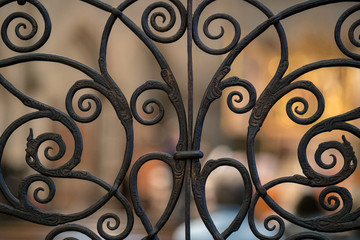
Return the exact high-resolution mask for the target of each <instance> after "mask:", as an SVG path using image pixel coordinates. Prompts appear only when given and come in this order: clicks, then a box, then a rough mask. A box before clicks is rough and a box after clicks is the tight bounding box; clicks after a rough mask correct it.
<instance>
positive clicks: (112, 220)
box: [97, 213, 126, 240]
mask: <svg viewBox="0 0 360 240" xmlns="http://www.w3.org/2000/svg"><path fill="white" fill-rule="evenodd" d="M105 222H106V227H107V229H108V230H110V231H115V230H117V229H118V228H119V227H120V218H119V216H118V215H116V214H114V213H107V214H104V215H103V216H101V217H100V219H99V220H98V224H97V230H98V232H99V234H100V236H101V237H103V238H105V239H110V240H112V239H114V240H115V239H122V238H123V237H125V236H126V235H124V234H121V235H120V236H112V235H109V234H108V233H107V232H106V231H105V230H104V226H103V225H104V224H105Z"/></svg>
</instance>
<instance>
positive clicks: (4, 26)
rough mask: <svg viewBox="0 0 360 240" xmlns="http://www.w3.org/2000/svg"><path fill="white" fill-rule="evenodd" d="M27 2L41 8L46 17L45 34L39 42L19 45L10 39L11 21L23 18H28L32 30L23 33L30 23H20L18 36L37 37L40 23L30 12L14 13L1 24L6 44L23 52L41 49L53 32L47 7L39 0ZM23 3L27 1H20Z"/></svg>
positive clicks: (16, 50) (22, 38)
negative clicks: (22, 30)
mask: <svg viewBox="0 0 360 240" xmlns="http://www.w3.org/2000/svg"><path fill="white" fill-rule="evenodd" d="M14 1H15V0H14ZM26 2H28V3H30V4H32V5H34V6H35V7H36V8H37V9H38V10H39V12H40V13H41V15H42V17H43V19H44V23H45V29H44V32H43V35H42V36H41V37H40V39H39V40H38V41H37V42H35V43H34V44H32V45H30V46H18V45H16V44H14V43H13V42H12V41H11V40H10V39H9V36H8V28H9V25H10V23H11V22H12V21H13V20H15V19H23V20H26V22H27V23H29V24H30V28H31V31H29V33H27V34H23V33H21V29H26V28H27V26H28V24H26V23H24V22H22V23H18V24H17V25H16V27H15V34H16V36H17V37H18V38H19V39H21V40H24V41H26V40H30V39H33V38H34V37H35V35H36V33H37V32H38V24H37V21H36V20H35V19H34V18H33V17H32V16H31V15H29V14H28V13H25V12H15V13H12V14H10V15H9V16H8V17H7V18H6V19H5V21H4V22H3V24H2V26H1V37H2V39H3V41H4V43H5V44H6V46H7V47H8V48H9V49H11V50H13V51H15V52H21V53H24V52H32V51H35V50H37V49H39V48H40V47H42V46H43V45H44V44H45V43H46V41H47V40H48V39H49V37H50V33H51V21H50V17H49V15H48V13H47V10H46V9H45V7H44V6H43V5H42V4H41V3H40V2H38V1H37V0H29V1H26ZM22 3H24V4H25V2H23V1H20V2H19V4H22ZM1 6H2V4H0V7H1Z"/></svg>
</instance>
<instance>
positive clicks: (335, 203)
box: [319, 186, 353, 218]
mask: <svg viewBox="0 0 360 240" xmlns="http://www.w3.org/2000/svg"><path fill="white" fill-rule="evenodd" d="M335 193H336V194H338V196H337V195H334V194H335ZM339 197H340V198H341V201H340V199H339ZM319 202H320V205H321V206H322V207H323V208H324V209H325V210H327V211H335V210H338V209H339V207H340V206H342V207H341V209H340V210H339V211H338V212H337V213H336V216H337V218H340V217H342V216H344V215H345V214H347V213H349V212H350V211H351V209H352V206H353V201H352V197H351V194H350V192H349V191H348V190H347V189H346V188H343V187H338V186H331V187H327V188H325V189H324V190H323V191H322V192H321V193H320V196H319ZM332 217H334V215H333V216H332Z"/></svg>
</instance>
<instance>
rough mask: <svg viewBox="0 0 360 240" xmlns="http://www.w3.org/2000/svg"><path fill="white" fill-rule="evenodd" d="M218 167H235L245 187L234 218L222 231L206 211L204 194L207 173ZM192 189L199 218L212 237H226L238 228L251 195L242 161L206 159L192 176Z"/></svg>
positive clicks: (248, 178) (245, 212)
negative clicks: (198, 172) (197, 172)
mask: <svg viewBox="0 0 360 240" xmlns="http://www.w3.org/2000/svg"><path fill="white" fill-rule="evenodd" d="M219 167H231V168H234V169H236V170H237V171H238V172H239V175H240V176H241V178H242V180H243V183H244V189H245V190H244V197H243V201H242V203H241V206H240V209H239V211H238V213H237V215H236V217H235V219H234V220H233V221H232V222H231V224H230V225H229V226H228V227H227V228H226V229H225V230H224V231H223V232H222V233H220V232H219V231H218V230H217V228H216V226H215V224H214V222H213V221H212V219H211V214H210V213H209V211H208V208H207V203H206V196H205V185H206V181H207V179H208V177H209V175H210V174H211V173H212V172H213V171H214V170H216V169H217V168H219ZM192 189H193V193H194V199H195V203H196V206H197V208H198V211H199V213H200V216H201V219H202V220H203V222H204V224H205V225H206V227H207V228H208V230H209V231H210V233H211V235H212V236H213V238H214V239H226V238H227V237H228V236H230V234H231V233H233V232H235V231H237V230H238V229H239V227H240V225H241V224H242V222H243V220H244V218H245V216H246V214H247V211H248V209H249V206H250V203H251V197H252V184H251V180H250V175H249V173H248V171H247V169H246V168H245V166H244V165H243V164H242V163H240V162H239V161H237V160H235V159H230V158H222V159H218V160H209V161H207V162H206V164H205V165H204V167H203V169H202V170H201V172H200V174H198V175H197V176H193V181H192Z"/></svg>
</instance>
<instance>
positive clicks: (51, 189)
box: [19, 174, 55, 212]
mask: <svg viewBox="0 0 360 240" xmlns="http://www.w3.org/2000/svg"><path fill="white" fill-rule="evenodd" d="M35 182H42V183H45V184H46V185H47V188H48V190H47V195H46V197H40V196H39V193H40V192H45V189H44V188H43V187H37V188H36V189H35V190H34V193H33V197H34V200H35V201H36V202H38V203H42V204H46V203H49V202H50V201H51V200H52V199H53V198H54V196H55V184H54V182H53V181H52V180H51V178H49V177H46V176H44V175H38V174H36V175H31V176H29V177H27V178H25V179H24V180H23V181H22V182H21V185H20V186H19V200H20V203H21V205H22V207H24V208H25V209H28V210H30V211H35V212H40V211H41V210H40V209H39V208H38V207H37V206H35V204H34V203H33V202H32V201H30V200H29V198H28V191H29V188H30V185H31V184H33V183H35Z"/></svg>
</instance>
